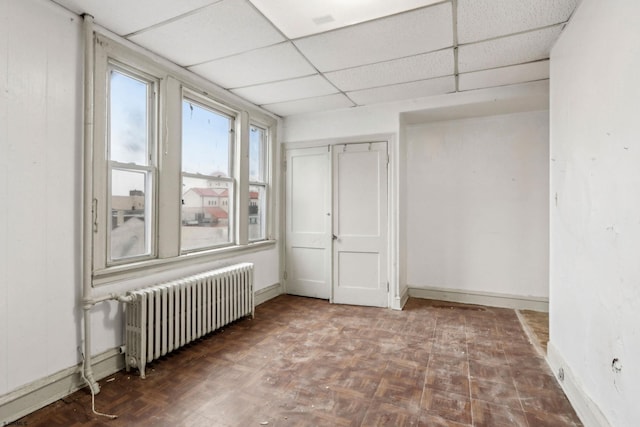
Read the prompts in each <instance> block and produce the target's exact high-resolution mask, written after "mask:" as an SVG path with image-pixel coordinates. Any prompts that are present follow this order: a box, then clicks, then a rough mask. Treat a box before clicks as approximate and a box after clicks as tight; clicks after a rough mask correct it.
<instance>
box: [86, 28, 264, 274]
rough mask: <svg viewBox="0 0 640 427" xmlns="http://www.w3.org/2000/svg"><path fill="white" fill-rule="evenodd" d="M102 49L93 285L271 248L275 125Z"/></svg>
mask: <svg viewBox="0 0 640 427" xmlns="http://www.w3.org/2000/svg"><path fill="white" fill-rule="evenodd" d="M95 48H96V52H95V74H94V81H95V86H94V94H95V102H94V105H95V107H94V117H93V129H94V132H93V146H92V149H91V153H92V162H91V163H90V164H87V165H86V167H85V170H86V171H87V173H90V174H91V175H90V177H91V182H92V184H93V187H92V192H93V199H92V200H91V201H90V203H92V212H93V213H94V217H93V231H94V233H93V239H92V242H93V247H92V248H90V250H88V251H87V252H90V253H92V256H93V260H92V262H93V264H92V265H93V271H92V274H93V278H94V279H93V280H94V284H103V283H110V282H113V281H115V280H119V279H126V278H130V277H140V276H141V275H144V274H146V273H147V272H151V271H159V270H162V269H166V268H167V267H166V264H168V263H177V265H178V266H184V265H189V264H192V263H202V262H203V260H204V261H208V260H216V259H218V258H219V257H220V256H221V255H223V254H225V253H226V252H228V251H242V250H245V249H249V248H260V247H262V246H265V245H267V244H269V243H270V242H271V240H269V239H270V237H269V236H270V235H272V234H273V229H272V226H271V225H270V223H269V221H268V220H269V218H270V215H269V209H270V206H271V205H272V202H271V201H270V200H269V197H270V188H271V186H272V183H273V178H272V176H271V175H270V173H271V170H272V168H270V167H269V162H270V161H271V159H272V158H273V157H272V156H271V155H270V150H273V149H274V147H273V146H272V144H271V141H272V140H273V139H274V136H273V132H274V129H275V124H276V120H275V119H274V118H273V117H272V116H270V115H268V114H265V113H264V112H262V111H261V110H259V109H258V107H252V106H250V105H249V104H242V105H237V103H238V102H239V101H238V100H237V98H235V97H233V96H230V95H229V94H227V93H226V92H224V91H222V90H221V89H219V88H216V87H214V86H213V85H209V84H207V83H206V82H204V81H203V80H202V79H200V78H197V77H195V76H194V75H192V74H191V73H189V72H188V71H186V70H181V69H179V68H177V67H175V66H172V65H170V64H168V63H167V64H166V65H165V64H164V63H163V62H162V61H160V60H158V59H157V58H147V56H146V54H145V53H142V52H139V51H135V52H134V51H132V50H131V49H129V48H128V47H125V46H124V45H122V44H120V43H119V42H116V41H114V40H112V39H110V38H107V37H105V36H103V35H101V34H96V42H95ZM241 153H242V155H241ZM225 256H226V255H225Z"/></svg>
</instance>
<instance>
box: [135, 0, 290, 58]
mask: <svg viewBox="0 0 640 427" xmlns="http://www.w3.org/2000/svg"><path fill="white" fill-rule="evenodd" d="M129 39H130V40H131V41H133V42H134V43H137V44H139V45H141V46H144V47H146V48H148V49H149V50H152V51H154V52H156V53H158V54H161V55H162V56H164V57H166V58H169V59H170V60H172V61H174V62H176V63H178V64H179V65H183V66H189V65H195V64H199V63H202V62H206V61H210V60H212V59H217V58H221V57H224V56H229V55H233V54H236V53H240V52H244V51H248V50H251V49H257V48H260V47H265V46H269V45H272V44H275V43H279V42H282V41H284V37H283V36H282V35H281V34H280V33H279V32H278V30H276V29H275V28H274V27H273V25H271V23H270V22H269V21H267V20H266V19H265V18H264V17H263V16H262V15H261V14H260V13H259V12H258V11H256V10H255V9H254V8H253V6H251V4H249V2H248V1H247V0H224V1H222V2H220V3H216V4H214V5H213V6H209V7H207V8H204V9H201V10H199V11H198V12H197V13H194V14H191V15H188V16H185V17H182V18H180V19H177V20H175V21H171V22H168V23H166V24H164V25H159V26H156V27H153V28H151V29H149V30H148V31H143V32H140V33H137V34H134V35H133V36H131V37H129Z"/></svg>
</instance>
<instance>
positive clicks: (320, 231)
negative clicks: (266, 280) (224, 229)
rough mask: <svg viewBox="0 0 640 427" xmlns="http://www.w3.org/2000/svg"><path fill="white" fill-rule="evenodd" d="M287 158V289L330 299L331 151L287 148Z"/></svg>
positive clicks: (295, 292) (298, 293) (288, 291)
mask: <svg viewBox="0 0 640 427" xmlns="http://www.w3.org/2000/svg"><path fill="white" fill-rule="evenodd" d="M286 162H287V163H286V175H287V184H286V185H287V190H286V278H285V280H286V292H287V293H289V294H292V295H301V296H307V297H315V298H323V299H330V298H331V157H330V153H329V151H328V149H327V147H326V146H325V147H322V148H301V149H294V150H288V151H287V158H286Z"/></svg>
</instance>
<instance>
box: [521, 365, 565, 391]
mask: <svg viewBox="0 0 640 427" xmlns="http://www.w3.org/2000/svg"><path fill="white" fill-rule="evenodd" d="M523 366H524V367H523ZM529 366H530V365H524V364H523V365H520V367H511V368H510V369H511V375H512V377H513V380H514V381H515V384H516V387H517V388H518V391H520V392H521V393H523V394H532V393H533V394H535V393H537V392H538V391H544V392H548V391H552V390H553V391H556V392H557V393H562V389H561V388H560V385H559V384H558V380H556V378H555V377H554V376H553V374H552V373H551V371H550V370H549V368H548V367H546V366H542V367H537V368H536V367H535V366H533V367H529Z"/></svg>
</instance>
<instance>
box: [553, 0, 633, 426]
mask: <svg viewBox="0 0 640 427" xmlns="http://www.w3.org/2000/svg"><path fill="white" fill-rule="evenodd" d="M639 16H640V2H637V1H636V0H611V1H606V2H602V1H599V0H583V1H582V4H581V5H580V6H579V8H578V10H577V12H576V13H575V14H574V16H573V17H572V19H571V22H570V23H569V25H568V27H567V28H566V29H565V31H564V32H563V34H562V35H561V37H560V40H559V41H558V42H557V44H556V46H555V47H554V49H553V51H552V56H551V82H552V85H551V153H550V154H551V160H552V161H551V200H552V201H551V208H550V212H551V266H550V286H551V294H550V302H551V305H550V334H551V343H550V348H549V352H550V359H552V360H553V363H554V364H555V365H556V366H555V368H556V369H559V368H560V367H562V368H563V369H564V371H565V378H567V379H566V380H565V383H566V382H567V381H571V382H572V384H569V385H570V386H571V387H572V388H573V389H575V390H577V394H576V395H574V400H575V399H576V398H580V399H582V401H583V402H582V403H583V404H581V405H577V406H579V407H583V408H584V411H583V412H582V413H583V416H584V414H586V415H589V416H593V419H596V420H597V418H598V417H597V415H593V414H597V413H598V412H599V411H601V413H602V414H603V415H604V418H606V419H608V422H609V423H610V424H611V425H613V426H636V425H640V411H639V410H638V398H639V396H640V363H639V361H640V256H639V254H640V84H639V80H638V79H639V76H640V26H639V25H638V17H639ZM556 195H557V203H556V202H555V197H556ZM616 358H617V359H619V363H620V365H621V367H622V369H621V370H620V371H619V372H616V370H615V369H613V367H612V363H613V359H616ZM570 397H572V396H570ZM589 401H591V402H592V403H593V405H591V406H590V405H589ZM590 409H591V410H592V411H591V412H592V413H591V414H589V410H590ZM581 410H582V409H581ZM587 425H596V424H587Z"/></svg>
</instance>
